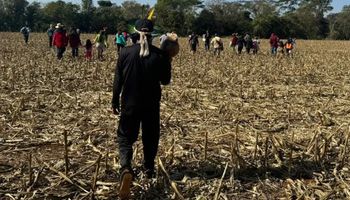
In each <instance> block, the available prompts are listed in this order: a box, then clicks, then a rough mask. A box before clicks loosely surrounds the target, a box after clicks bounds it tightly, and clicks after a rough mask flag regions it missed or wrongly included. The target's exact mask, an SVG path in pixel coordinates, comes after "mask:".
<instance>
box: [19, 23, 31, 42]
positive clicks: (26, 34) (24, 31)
mask: <svg viewBox="0 0 350 200" xmlns="http://www.w3.org/2000/svg"><path fill="white" fill-rule="evenodd" d="M20 32H21V33H22V34H23V38H24V42H25V43H26V44H28V40H29V33H30V29H29V27H28V26H27V25H26V26H23V27H22V28H21V30H20Z"/></svg>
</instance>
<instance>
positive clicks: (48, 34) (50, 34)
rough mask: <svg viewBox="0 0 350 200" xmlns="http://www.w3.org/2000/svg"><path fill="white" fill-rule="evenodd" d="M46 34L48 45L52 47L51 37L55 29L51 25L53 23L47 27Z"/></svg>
mask: <svg viewBox="0 0 350 200" xmlns="http://www.w3.org/2000/svg"><path fill="white" fill-rule="evenodd" d="M46 33H47V36H48V37H49V47H50V48H51V47H52V38H53V34H54V33H55V29H54V27H53V24H50V27H49V29H47V31H46Z"/></svg>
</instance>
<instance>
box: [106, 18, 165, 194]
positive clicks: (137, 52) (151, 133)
mask: <svg viewBox="0 0 350 200" xmlns="http://www.w3.org/2000/svg"><path fill="white" fill-rule="evenodd" d="M135 29H136V30H137V32H138V34H139V41H138V43H137V44H135V45H132V46H128V47H125V48H123V49H121V51H120V54H119V58H118V62H117V66H116V71H115V77H114V85H113V97H112V109H113V112H114V114H118V113H119V111H120V120H119V126H118V130H117V136H118V137H117V143H118V145H119V157H120V165H121V183H120V188H119V196H120V198H121V199H125V198H127V197H128V196H129V194H130V185H131V181H132V178H133V170H132V166H131V160H132V155H133V148H132V146H133V144H134V143H135V142H136V140H137V137H138V133H139V129H140V127H141V128H142V143H143V153H144V164H143V168H144V170H145V174H146V176H147V177H152V176H153V175H154V160H155V157H156V154H157V151H158V144H159V137H160V113H159V112H160V99H161V84H162V85H166V84H169V83H170V79H171V59H170V57H169V56H168V55H167V54H166V53H165V52H164V51H162V50H160V49H158V48H157V47H155V46H153V45H152V44H151V40H152V36H151V32H152V31H153V23H152V22H151V21H149V20H146V19H145V20H138V21H137V22H136V24H135ZM120 94H121V98H120V99H121V101H120V103H121V104H120V105H119V96H120ZM119 107H120V108H119Z"/></svg>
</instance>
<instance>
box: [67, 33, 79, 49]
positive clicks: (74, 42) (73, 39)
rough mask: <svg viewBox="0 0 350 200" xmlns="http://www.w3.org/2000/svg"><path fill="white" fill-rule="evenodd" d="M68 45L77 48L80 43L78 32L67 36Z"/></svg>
mask: <svg viewBox="0 0 350 200" xmlns="http://www.w3.org/2000/svg"><path fill="white" fill-rule="evenodd" d="M68 41H69V46H70V47H72V48H78V47H79V45H81V41H80V36H79V34H78V33H72V34H70V35H69V36H68Z"/></svg>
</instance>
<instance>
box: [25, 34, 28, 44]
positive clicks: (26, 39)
mask: <svg viewBox="0 0 350 200" xmlns="http://www.w3.org/2000/svg"><path fill="white" fill-rule="evenodd" d="M28 39H29V35H24V42H25V43H26V44H28Z"/></svg>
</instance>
